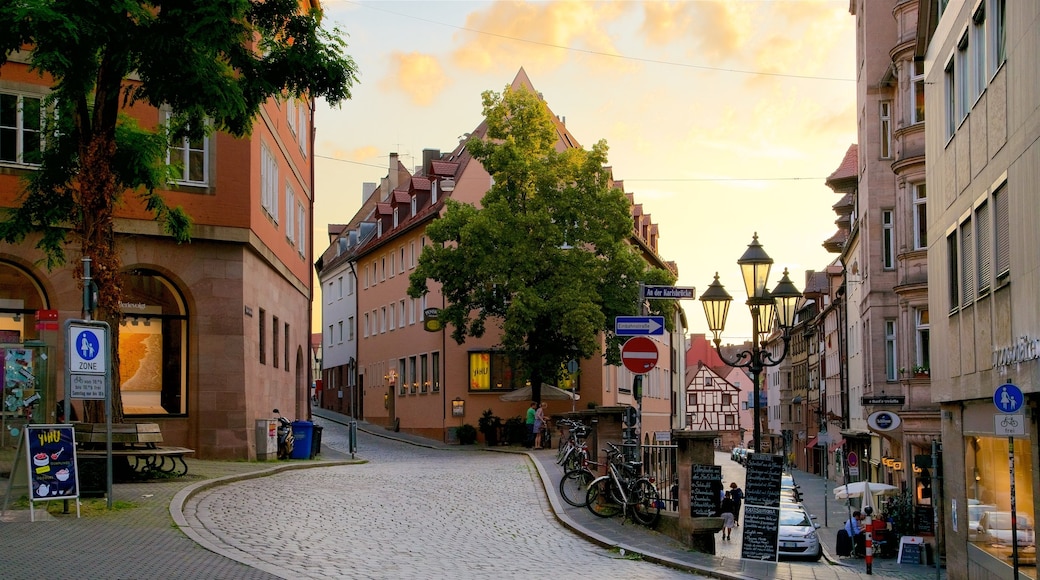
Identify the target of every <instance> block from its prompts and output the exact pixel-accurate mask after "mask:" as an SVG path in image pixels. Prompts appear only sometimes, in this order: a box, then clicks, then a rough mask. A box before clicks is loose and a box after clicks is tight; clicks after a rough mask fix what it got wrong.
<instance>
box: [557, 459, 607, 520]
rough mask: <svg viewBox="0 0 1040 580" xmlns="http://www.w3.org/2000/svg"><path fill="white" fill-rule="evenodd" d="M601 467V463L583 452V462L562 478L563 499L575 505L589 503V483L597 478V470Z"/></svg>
mask: <svg viewBox="0 0 1040 580" xmlns="http://www.w3.org/2000/svg"><path fill="white" fill-rule="evenodd" d="M594 469H595V471H594ZM600 469H601V464H599V463H596V462H595V461H592V460H590V459H589V457H588V454H583V455H582V456H581V464H580V465H579V466H578V467H577V468H575V469H571V470H570V471H568V472H567V473H565V474H563V477H562V478H561V479H560V497H562V498H563V501H565V502H567V503H569V504H571V505H572V506H574V507H585V506H586V505H588V501H589V500H588V492H589V485H591V484H592V482H593V481H595V480H596V472H598V471H600Z"/></svg>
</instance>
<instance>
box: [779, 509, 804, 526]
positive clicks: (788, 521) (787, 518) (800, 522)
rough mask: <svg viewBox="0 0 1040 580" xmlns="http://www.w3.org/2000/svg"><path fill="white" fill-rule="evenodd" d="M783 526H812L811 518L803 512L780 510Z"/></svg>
mask: <svg viewBox="0 0 1040 580" xmlns="http://www.w3.org/2000/svg"><path fill="white" fill-rule="evenodd" d="M780 525H781V526H811V525H812V524H811V523H810V522H809V516H807V515H805V512H803V511H801V510H780Z"/></svg>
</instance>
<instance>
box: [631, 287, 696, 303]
mask: <svg viewBox="0 0 1040 580" xmlns="http://www.w3.org/2000/svg"><path fill="white" fill-rule="evenodd" d="M695 292H696V289H695V288H694V287H693V286H643V298H644V299H647V298H650V299H654V298H660V299H673V300H674V299H676V298H693V297H694V296H693V295H694V293H695Z"/></svg>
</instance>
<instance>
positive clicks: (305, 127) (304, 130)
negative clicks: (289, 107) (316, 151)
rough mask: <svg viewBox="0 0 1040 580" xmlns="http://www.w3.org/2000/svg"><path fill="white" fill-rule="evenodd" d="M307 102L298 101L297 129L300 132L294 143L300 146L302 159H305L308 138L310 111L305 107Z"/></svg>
mask: <svg viewBox="0 0 1040 580" xmlns="http://www.w3.org/2000/svg"><path fill="white" fill-rule="evenodd" d="M307 103H308V101H300V106H299V107H298V110H299V128H300V132H299V133H298V134H297V137H296V141H297V143H299V144H300V153H303V156H304V157H307V139H309V138H310V130H309V120H308V119H309V118H310V109H309V107H307V106H306V105H307Z"/></svg>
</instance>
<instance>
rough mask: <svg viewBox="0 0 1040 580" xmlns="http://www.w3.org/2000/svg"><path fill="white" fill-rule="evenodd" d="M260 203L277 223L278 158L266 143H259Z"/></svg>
mask: <svg viewBox="0 0 1040 580" xmlns="http://www.w3.org/2000/svg"><path fill="white" fill-rule="evenodd" d="M260 205H261V206H262V207H263V208H264V211H266V212H267V215H269V216H270V217H271V219H272V220H273V221H274V223H276V224H277V223H278V159H276V158H275V156H274V154H273V153H271V149H270V148H269V147H268V146H267V143H261V144H260Z"/></svg>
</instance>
